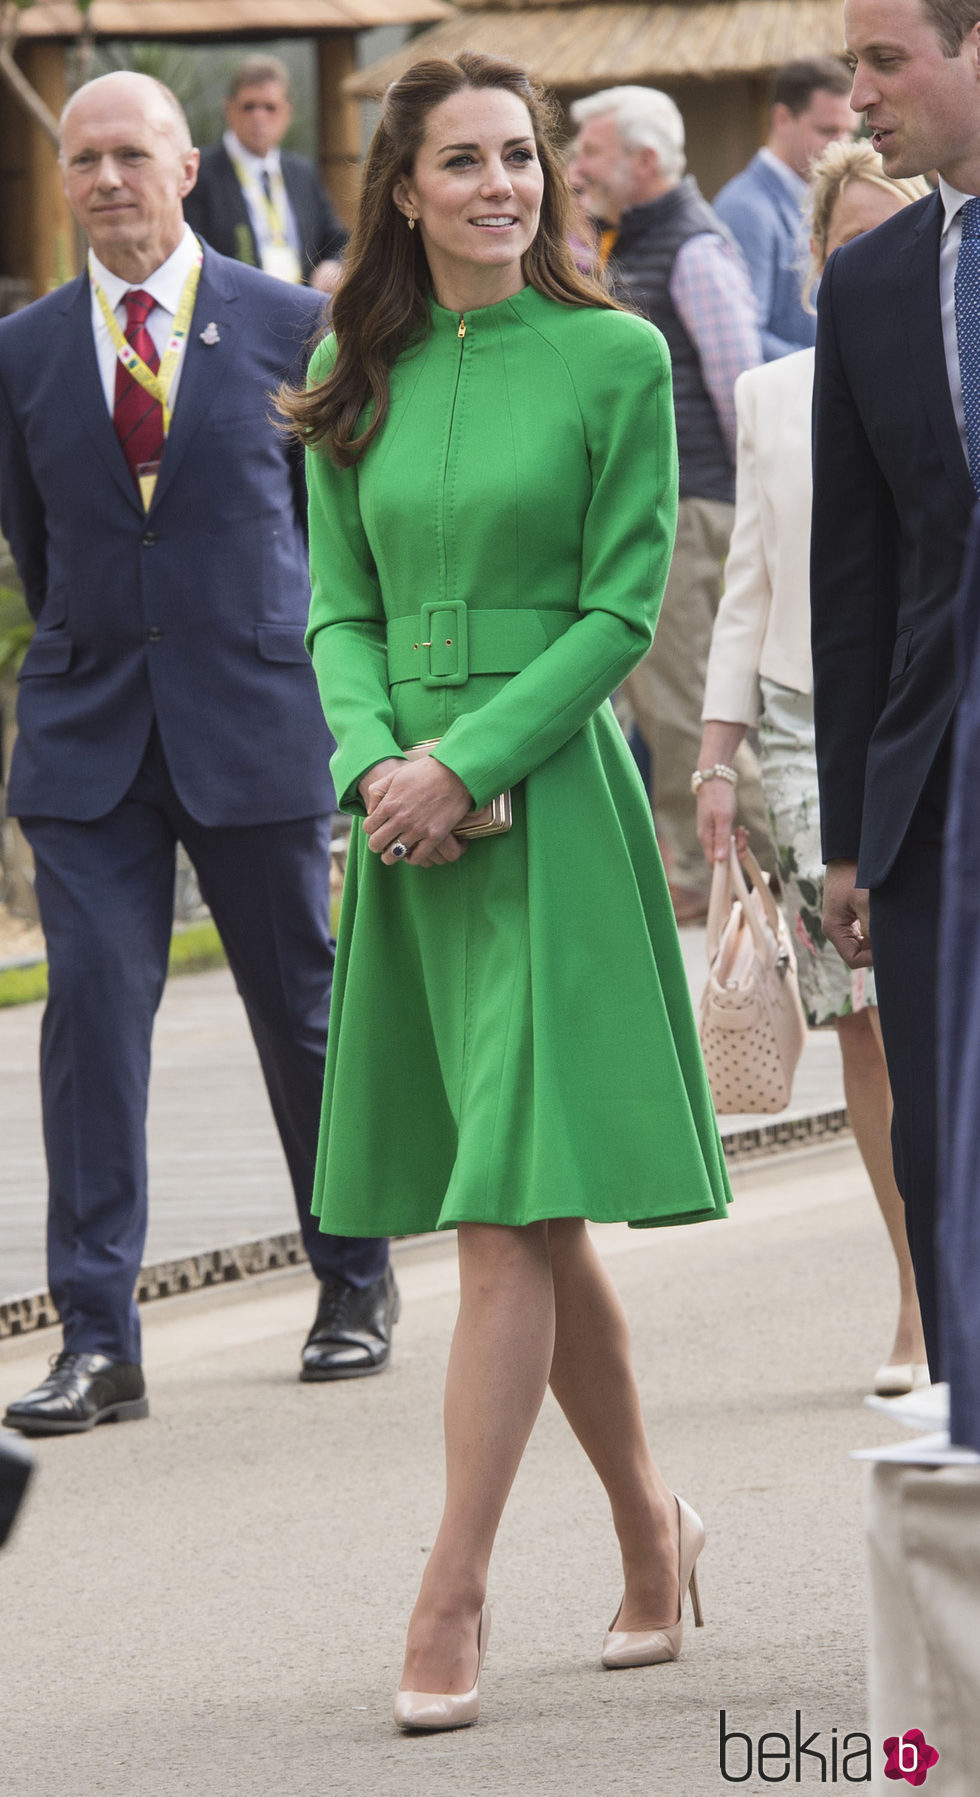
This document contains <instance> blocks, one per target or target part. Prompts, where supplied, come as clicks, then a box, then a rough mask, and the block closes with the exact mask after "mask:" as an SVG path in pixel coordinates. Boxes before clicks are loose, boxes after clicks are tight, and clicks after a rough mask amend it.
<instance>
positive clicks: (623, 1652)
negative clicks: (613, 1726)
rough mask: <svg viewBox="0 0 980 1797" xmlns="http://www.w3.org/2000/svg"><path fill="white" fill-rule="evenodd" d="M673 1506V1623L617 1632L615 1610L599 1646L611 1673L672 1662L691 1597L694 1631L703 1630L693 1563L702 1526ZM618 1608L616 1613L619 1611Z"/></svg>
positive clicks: (680, 1504) (685, 1509)
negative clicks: (675, 1526)
mask: <svg viewBox="0 0 980 1797" xmlns="http://www.w3.org/2000/svg"><path fill="white" fill-rule="evenodd" d="M674 1502H675V1503H676V1505H677V1524H678V1541H677V1581H678V1587H679V1590H680V1608H679V1610H678V1613H677V1621H676V1622H675V1623H673V1624H672V1625H671V1627H670V1628H669V1629H617V1627H616V1622H617V1619H618V1617H619V1610H617V1611H616V1615H615V1616H614V1617H613V1620H612V1626H611V1628H610V1629H609V1631H608V1633H607V1635H606V1638H605V1640H604V1642H603V1644H602V1664H603V1665H604V1666H606V1667H608V1668H609V1669H610V1671H614V1670H616V1669H618V1668H619V1667H623V1666H659V1665H661V1664H662V1662H663V1661H665V1660H676V1659H677V1657H678V1655H679V1654H680V1651H681V1641H682V1639H683V1635H684V1598H685V1596H686V1594H687V1592H688V1591H690V1593H691V1606H692V1608H693V1610H694V1626H695V1628H698V1629H700V1628H703V1627H704V1618H703V1616H702V1614H701V1597H700V1593H699V1591H698V1567H697V1559H698V1555H699V1553H700V1552H701V1549H702V1548H703V1546H704V1542H705V1533H704V1524H703V1522H702V1521H701V1518H700V1516H698V1515H697V1513H696V1511H694V1510H692V1509H691V1506H690V1504H685V1502H684V1499H683V1498H675V1500H674ZM622 1607H623V1606H622V1604H620V1607H619V1609H620V1610H621V1609H622Z"/></svg>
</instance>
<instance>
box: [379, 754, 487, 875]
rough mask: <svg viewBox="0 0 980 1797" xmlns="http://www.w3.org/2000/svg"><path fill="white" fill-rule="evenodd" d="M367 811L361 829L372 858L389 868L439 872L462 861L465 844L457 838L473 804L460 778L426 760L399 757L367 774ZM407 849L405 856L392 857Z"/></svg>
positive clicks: (385, 762) (450, 769) (449, 769)
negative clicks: (398, 847) (401, 865)
mask: <svg viewBox="0 0 980 1797" xmlns="http://www.w3.org/2000/svg"><path fill="white" fill-rule="evenodd" d="M358 790H359V791H360V794H361V798H362V799H363V800H364V805H365V808H366V810H367V816H366V818H365V819H364V823H363V826H362V828H363V829H364V830H365V832H366V834H367V839H368V848H369V849H370V850H371V852H372V854H375V855H380V856H381V859H382V861H383V862H384V863H385V866H386V867H395V866H397V864H398V863H399V861H404V862H406V863H407V865H408V866H409V867H440V866H443V865H446V864H447V863H449V862H451V861H458V860H459V858H460V856H461V855H465V853H466V849H467V844H466V843H465V842H463V841H461V840H460V838H459V837H458V836H454V835H453V831H454V829H455V828H456V825H457V824H461V823H462V821H463V819H464V817H465V816H466V814H467V812H468V811H471V810H472V808H473V800H472V798H471V796H470V794H469V792H468V791H467V789H466V787H465V786H464V785H463V782H462V780H461V779H460V777H459V775H458V774H454V773H453V771H452V768H449V767H446V766H445V765H444V763H443V762H441V761H433V759H432V757H431V755H427V756H426V757H425V759H424V761H402V760H400V759H398V758H397V757H395V756H392V758H391V759H390V760H388V761H379V762H377V763H376V764H375V766H374V767H372V768H369V770H368V772H367V773H366V774H365V775H364V778H363V779H362V780H361V781H360V783H359V788H358ZM398 844H402V845H404V850H405V853H404V854H402V855H398V854H393V853H392V850H393V848H394V847H395V846H396V845H398Z"/></svg>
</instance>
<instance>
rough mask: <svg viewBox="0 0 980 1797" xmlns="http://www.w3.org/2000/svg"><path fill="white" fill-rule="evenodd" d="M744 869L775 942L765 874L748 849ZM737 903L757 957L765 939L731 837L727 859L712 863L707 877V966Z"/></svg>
mask: <svg viewBox="0 0 980 1797" xmlns="http://www.w3.org/2000/svg"><path fill="white" fill-rule="evenodd" d="M744 866H745V868H746V870H747V871H748V874H749V878H750V879H751V881H752V885H753V887H754V888H755V890H756V892H757V893H758V894H759V900H760V903H761V905H762V909H763V912H764V914H765V919H766V922H767V924H768V925H769V928H770V930H771V931H772V934H773V936H774V937H775V939H776V941H777V942H778V940H779V908H778V906H777V904H776V900H775V898H774V897H773V894H772V893H771V891H770V889H769V885H768V882H767V880H766V878H765V875H764V874H763V872H762V869H761V867H760V866H759V863H758V861H757V860H756V858H755V856H754V855H753V853H752V850H751V849H746V850H745V854H744ZM735 899H739V900H741V904H742V910H743V911H744V913H745V921H746V923H747V924H748V926H749V928H750V930H751V931H752V936H753V939H754V941H755V945H756V948H757V949H758V950H759V952H760V954H761V953H764V952H765V948H766V939H765V936H764V934H763V931H762V925H761V924H760V922H759V918H758V914H757V912H756V909H755V906H754V905H753V904H752V903H751V902H750V901H751V894H750V892H749V888H748V884H747V882H746V879H745V873H744V872H743V863H742V860H741V859H740V858H739V854H738V850H737V848H736V846H735V838H734V836H732V837H731V839H730V841H729V845H728V860H727V861H716V862H715V865H714V868H713V870H712V875H711V896H710V898H709V900H708V931H707V935H708V940H707V951H708V961H709V963H710V962H711V961H713V960H714V958H715V955H716V954H717V952H718V948H719V945H720V943H721V937H722V932H723V930H724V928H725V925H726V923H727V922H728V919H729V917H730V916H731V914H732V903H733V901H734V900H735Z"/></svg>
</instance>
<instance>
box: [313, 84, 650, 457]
mask: <svg viewBox="0 0 980 1797" xmlns="http://www.w3.org/2000/svg"><path fill="white" fill-rule="evenodd" d="M468 87H469V88H503V89H506V91H507V92H508V93H511V94H514V95H516V97H517V98H518V99H519V100H523V102H524V104H525V106H526V107H527V109H528V112H529V113H530V115H531V124H532V128H533V131H534V141H535V146H536V148H537V153H538V159H539V161H540V164H541V170H542V174H543V177H544V193H543V198H542V202H541V219H540V223H539V226H538V230H537V234H536V236H535V238H534V241H533V243H531V244H530V245H529V246H528V249H527V250H526V251H525V254H524V258H523V271H524V278H525V280H526V281H527V283H528V285H529V286H531V287H536V288H537V290H538V292H539V293H543V294H546V295H547V296H548V297H549V298H551V299H555V300H560V301H562V302H563V303H564V304H566V305H571V306H606V307H610V308H615V307H616V305H617V302H616V301H615V300H614V299H613V298H612V297H611V296H610V295H609V294H608V293H607V292H606V290H605V289H604V288H603V287H602V286H601V285H600V284H599V282H598V281H597V280H594V279H592V277H591V276H589V275H586V274H582V273H580V271H579V269H578V268H577V267H576V265H575V262H574V260H573V257H572V252H571V250H570V248H569V243H568V237H569V225H570V219H571V209H572V204H573V201H572V195H571V193H570V191H569V187H568V182H567V179H566V176H565V172H564V168H563V165H562V158H561V155H560V152H559V149H558V112H557V107H556V106H555V104H554V102H553V101H552V100H551V99H550V97H549V96H547V95H545V94H544V93H543V92H542V91H541V90H540V89H539V88H537V87H536V86H535V84H534V83H533V82H532V81H531V80H530V78H529V77H528V75H527V74H526V73H525V71H524V70H523V69H522V68H520V67H519V65H518V64H517V63H513V62H504V61H502V60H500V59H499V58H498V57H494V56H484V55H478V54H476V53H475V52H469V51H467V52H465V53H463V54H462V55H460V56H457V57H454V58H453V60H452V61H451V62H450V61H443V60H442V59H439V60H436V59H435V58H433V59H432V60H431V61H429V62H417V63H416V64H415V65H414V67H413V68H410V69H409V70H408V72H407V73H406V74H404V75H403V76H402V77H401V79H400V80H399V81H395V82H393V83H392V85H391V87H389V89H388V91H387V93H386V94H385V98H384V105H383V107H382V112H381V119H380V122H379V124H378V128H377V130H376V131H375V134H374V137H373V138H372V140H371V147H370V149H369V150H368V153H367V158H366V160H365V164H364V180H363V184H362V187H361V197H360V204H359V207H358V213H357V223H356V224H355V226H354V230H353V233H352V235H351V239H350V243H349V244H348V246H347V251H346V254H345V258H344V273H343V277H342V279H341V282H340V285H339V286H338V288H337V292H336V294H335V296H334V302H333V311H332V316H331V324H330V328H331V329H332V330H333V331H334V332H335V333H336V337H337V357H336V360H335V362H334V365H333V368H332V369H331V371H330V374H329V375H328V377H327V379H326V380H325V381H321V382H320V383H319V385H317V386H313V387H310V388H308V389H307V390H305V391H297V390H296V389H285V390H284V391H283V392H282V393H281V394H280V396H279V409H280V411H281V412H282V413H283V414H284V416H285V417H286V418H287V419H288V420H289V421H290V425H291V427H292V430H293V432H294V433H295V434H296V436H298V437H299V438H300V440H301V441H302V442H303V443H305V444H307V445H309V446H313V445H315V446H318V447H322V448H324V449H325V450H326V451H327V452H328V454H329V455H330V456H331V458H332V460H333V461H334V462H336V464H337V465H338V466H339V467H342V468H343V467H349V466H350V465H351V464H352V463H353V462H356V461H357V460H358V459H359V458H360V457H361V456H362V455H363V454H364V451H365V450H366V449H367V448H368V445H369V444H370V443H372V442H373V441H374V439H375V437H376V436H377V435H378V432H379V431H380V430H381V429H382V428H383V426H384V422H385V419H386V417H387V415H388V406H389V400H390V381H389V375H390V370H391V367H392V365H393V363H394V362H395V361H396V359H397V357H398V356H399V355H400V354H401V352H402V350H404V349H406V348H407V347H408V345H409V344H411V343H413V342H417V341H421V339H422V338H424V337H425V336H426V334H427V332H428V330H429V327H430V318H429V297H430V294H431V291H432V282H431V279H430V275H429V265H428V262H427V260H426V256H425V251H424V249H423V247H422V244H421V242H420V235H421V234H420V233H419V232H417V231H409V230H408V228H407V226H406V222H405V218H404V216H403V214H402V213H401V212H399V210H398V208H397V207H396V205H395V202H394V199H393V197H392V194H393V190H394V187H395V184H396V182H397V181H398V179H399V177H400V176H406V177H408V178H411V176H412V175H413V173H414V169H415V159H416V156H417V155H418V152H419V148H420V146H421V144H422V142H423V139H424V137H425V132H426V121H427V119H428V116H429V113H430V112H431V111H432V109H433V107H435V106H439V105H441V103H442V102H443V101H444V100H448V99H450V98H451V97H452V96H453V95H454V94H457V93H459V92H460V91H461V90H462V89H464V88H468ZM369 401H370V402H372V403H371V410H370V419H369V422H368V423H367V425H366V426H365V428H363V429H362V430H361V433H360V435H356V434H355V433H356V432H357V427H358V420H359V419H360V418H361V414H362V412H363V411H364V408H365V406H366V405H367V403H368V402H369Z"/></svg>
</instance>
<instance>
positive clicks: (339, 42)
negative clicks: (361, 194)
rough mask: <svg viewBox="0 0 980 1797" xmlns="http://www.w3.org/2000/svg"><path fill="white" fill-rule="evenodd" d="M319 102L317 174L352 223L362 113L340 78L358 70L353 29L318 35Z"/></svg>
mask: <svg viewBox="0 0 980 1797" xmlns="http://www.w3.org/2000/svg"><path fill="white" fill-rule="evenodd" d="M316 48H317V76H318V86H319V105H320V156H319V165H320V175H321V178H322V180H323V184H324V186H325V187H326V189H327V192H328V193H329V195H330V198H331V199H332V200H333V203H334V205H335V206H336V208H337V211H338V212H339V214H340V216H341V218H342V219H343V221H344V223H345V224H346V225H350V224H353V222H354V214H355V212H356V210H357V192H358V187H359V184H360V166H361V113H360V107H359V106H358V103H357V101H356V100H350V99H348V97H347V95H346V94H345V93H344V91H343V86H342V84H343V82H344V81H345V80H346V78H347V76H348V75H353V74H354V73H355V72H356V70H357V55H356V51H355V37H354V33H353V31H328V32H324V33H323V35H322V36H321V37H319V38H318V39H317V47H316Z"/></svg>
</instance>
